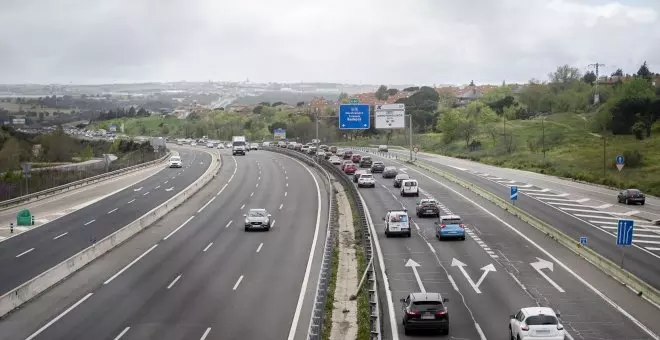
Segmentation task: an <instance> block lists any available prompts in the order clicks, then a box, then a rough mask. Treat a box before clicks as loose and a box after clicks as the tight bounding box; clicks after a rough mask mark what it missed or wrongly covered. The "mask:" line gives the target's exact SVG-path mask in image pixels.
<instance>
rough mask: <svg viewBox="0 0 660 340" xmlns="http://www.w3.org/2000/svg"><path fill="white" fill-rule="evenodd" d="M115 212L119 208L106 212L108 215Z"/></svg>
mask: <svg viewBox="0 0 660 340" xmlns="http://www.w3.org/2000/svg"><path fill="white" fill-rule="evenodd" d="M117 210H119V208H114V209H112V210H110V211H108V214H112V213H113V212H115V211H117Z"/></svg>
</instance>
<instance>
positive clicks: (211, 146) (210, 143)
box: [206, 142, 215, 149]
mask: <svg viewBox="0 0 660 340" xmlns="http://www.w3.org/2000/svg"><path fill="white" fill-rule="evenodd" d="M206 147H207V148H209V149H213V148H214V147H215V145H213V143H212V142H208V143H206Z"/></svg>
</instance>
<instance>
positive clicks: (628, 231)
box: [616, 220, 635, 246]
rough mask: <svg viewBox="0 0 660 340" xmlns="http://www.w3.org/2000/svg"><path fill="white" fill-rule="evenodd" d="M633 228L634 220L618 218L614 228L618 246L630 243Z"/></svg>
mask: <svg viewBox="0 0 660 340" xmlns="http://www.w3.org/2000/svg"><path fill="white" fill-rule="evenodd" d="M633 229H635V221H633V220H619V223H618V224H617V228H616V244H617V245H618V246H629V245H632V238H633Z"/></svg>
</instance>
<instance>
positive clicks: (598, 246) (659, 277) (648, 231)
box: [390, 158, 660, 288]
mask: <svg viewBox="0 0 660 340" xmlns="http://www.w3.org/2000/svg"><path fill="white" fill-rule="evenodd" d="M420 159H421V158H420ZM390 161H392V160H390ZM401 164H404V163H401V162H399V165H401ZM432 164H433V165H434V166H435V167H437V168H439V169H441V170H444V171H447V172H450V173H452V174H453V175H455V176H457V177H459V178H461V179H463V180H466V181H469V182H471V183H474V184H475V185H478V186H479V187H481V188H482V189H485V190H487V191H489V192H491V193H494V194H496V195H498V196H500V197H502V198H504V199H507V200H508V199H509V195H510V189H509V186H510V185H516V186H518V188H519V192H520V197H519V199H518V201H517V202H516V205H517V206H518V207H519V208H520V209H522V210H524V211H526V212H527V213H529V214H531V215H533V216H535V217H536V218H539V219H540V220H542V221H544V222H546V223H548V224H550V225H552V226H554V227H555V228H557V229H559V230H561V231H562V232H564V233H566V234H567V235H569V236H572V237H573V238H574V239H575V240H576V242H577V241H578V240H579V238H580V237H581V236H586V237H587V239H588V246H589V247H591V248H592V249H594V250H596V251H597V252H598V253H600V254H601V255H603V256H605V257H606V258H608V259H610V260H611V261H613V262H615V263H620V262H621V258H622V256H621V249H620V248H619V247H618V246H617V245H616V232H617V231H616V228H617V221H618V220H619V219H633V220H634V221H635V228H636V229H635V232H634V234H633V246H632V247H627V248H626V249H625V261H624V266H625V269H626V270H628V271H630V272H631V273H633V274H634V275H636V276H637V277H639V278H641V279H642V280H644V281H646V282H648V283H649V284H651V285H653V286H654V287H656V288H660V271H658V270H649V268H656V267H657V266H658V263H660V226H654V225H651V224H650V223H649V222H648V221H645V220H643V219H642V218H640V217H636V216H635V214H636V213H638V212H639V211H640V209H643V208H640V207H641V206H636V207H634V208H630V209H628V210H625V209H623V210H622V209H621V207H617V206H613V207H607V206H606V205H600V206H599V205H596V204H598V203H592V201H591V199H588V198H584V197H583V198H575V197H573V198H572V196H570V195H569V194H567V193H566V192H560V191H558V190H554V189H549V188H544V187H541V186H540V185H538V186H537V185H535V184H531V183H524V182H518V181H515V180H511V179H510V178H515V177H496V175H495V174H493V173H481V172H479V173H475V172H471V171H467V170H462V169H464V168H460V169H459V167H458V166H454V165H453V163H445V164H444V165H440V163H438V162H433V163H432ZM506 170H508V169H506ZM511 171H513V170H511ZM557 180H559V179H557ZM613 197H616V196H613ZM624 207H625V206H624ZM615 208H616V209H618V210H617V211H613V210H612V209H615ZM632 209H634V210H632Z"/></svg>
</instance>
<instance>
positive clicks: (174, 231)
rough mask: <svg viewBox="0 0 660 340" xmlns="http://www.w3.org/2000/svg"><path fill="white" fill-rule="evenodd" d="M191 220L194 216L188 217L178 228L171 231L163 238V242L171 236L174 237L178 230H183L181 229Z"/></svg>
mask: <svg viewBox="0 0 660 340" xmlns="http://www.w3.org/2000/svg"><path fill="white" fill-rule="evenodd" d="M193 218H195V216H190V217H189V218H188V219H187V220H186V221H185V222H183V223H182V224H181V225H180V226H178V227H177V228H176V229H174V230H172V232H171V233H169V234H167V236H165V237H163V240H164V241H165V240H167V239H168V238H170V237H172V235H174V233H176V232H177V231H179V229H181V228H183V227H184V226H185V225H186V224H188V222H190V220H192V219H193Z"/></svg>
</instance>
